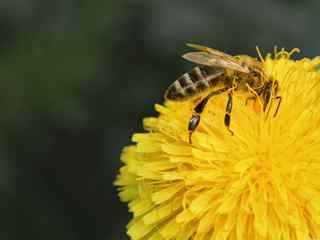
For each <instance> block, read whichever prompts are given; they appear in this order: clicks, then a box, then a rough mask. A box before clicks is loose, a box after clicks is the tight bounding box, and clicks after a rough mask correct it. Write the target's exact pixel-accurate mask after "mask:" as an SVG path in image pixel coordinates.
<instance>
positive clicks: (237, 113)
mask: <svg viewBox="0 0 320 240" xmlns="http://www.w3.org/2000/svg"><path fill="white" fill-rule="evenodd" d="M292 53H293V51H291V52H286V51H284V50H281V51H279V52H276V53H275V54H274V55H271V54H270V55H267V56H266V57H265V58H264V59H262V63H263V69H264V72H265V73H266V75H267V76H268V77H269V78H271V79H274V80H277V82H278V84H279V93H278V94H279V95H281V97H282V102H281V106H280V108H279V111H278V113H277V115H276V116H275V117H273V114H272V113H273V112H274V111H275V107H276V104H272V103H270V104H269V106H268V110H267V111H265V112H264V111H261V105H260V104H259V101H257V102H256V103H250V104H247V105H246V104H245V98H244V96H242V95H241V94H235V96H234V102H233V111H232V113H231V119H232V121H231V126H230V127H231V129H232V131H233V132H234V134H233V135H231V134H230V133H229V132H228V131H227V129H226V127H225V125H224V123H223V119H224V115H225V106H226V101H227V97H226V95H224V94H221V95H219V96H217V97H215V98H212V99H210V101H209V103H208V104H207V106H206V109H205V110H204V112H203V113H202V115H201V122H200V124H199V127H198V128H197V130H196V131H195V132H194V133H193V135H192V144H190V143H189V141H188V129H187V124H188V122H189V120H190V117H191V115H192V109H193V108H194V102H193V101H191V100H190V101H189V100H187V101H183V102H173V101H166V102H164V104H163V105H159V104H156V105H155V109H156V111H157V112H158V116H157V117H149V118H145V119H144V120H143V125H144V129H145V132H144V133H136V134H134V135H133V136H132V141H133V144H132V145H131V146H127V147H125V148H124V149H123V152H122V155H121V159H122V162H123V166H122V167H121V169H120V173H119V175H118V176H117V179H116V181H115V185H116V186H117V187H118V189H119V192H120V193H119V196H120V198H121V200H122V201H124V202H128V207H129V211H130V212H131V213H132V220H131V221H130V223H129V224H128V226H127V233H128V235H129V236H130V238H131V239H133V240H173V239H174V240H227V239H230V240H242V239H243V240H247V239H249V240H254V239H262V240H267V239H268V240H280V239H283V240H287V239H290V240H291V239H292V240H317V239H320V111H319V110H320V72H319V71H318V70H317V69H318V66H319V64H320V58H319V57H317V58H313V59H308V58H304V59H300V60H292V59H291V58H290V56H291V54H292Z"/></svg>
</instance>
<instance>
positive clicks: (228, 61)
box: [182, 52, 249, 73]
mask: <svg viewBox="0 0 320 240" xmlns="http://www.w3.org/2000/svg"><path fill="white" fill-rule="evenodd" d="M182 57H183V58H184V59H186V60H188V61H191V62H194V63H197V64H200V65H205V66H213V67H221V68H227V69H232V70H235V71H239V72H243V73H249V69H248V67H247V66H242V65H241V64H240V63H238V62H237V61H235V60H234V59H233V58H232V57H231V58H226V57H224V56H220V55H214V54H212V53H208V52H189V53H186V54H184V55H183V56H182Z"/></svg>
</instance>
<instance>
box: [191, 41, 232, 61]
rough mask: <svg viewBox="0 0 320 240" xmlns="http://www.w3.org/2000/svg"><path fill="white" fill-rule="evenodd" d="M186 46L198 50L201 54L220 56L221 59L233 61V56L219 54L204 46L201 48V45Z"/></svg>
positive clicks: (219, 52) (215, 50)
mask: <svg viewBox="0 0 320 240" xmlns="http://www.w3.org/2000/svg"><path fill="white" fill-rule="evenodd" d="M186 45H187V46H188V47H191V48H194V49H197V50H200V51H201V52H207V53H211V54H212V55H215V56H220V57H222V58H225V59H229V60H230V61H234V58H233V56H231V55H229V54H227V53H224V52H221V51H219V50H217V49H214V48H209V47H206V46H203V45H200V44H193V43H187V44H186Z"/></svg>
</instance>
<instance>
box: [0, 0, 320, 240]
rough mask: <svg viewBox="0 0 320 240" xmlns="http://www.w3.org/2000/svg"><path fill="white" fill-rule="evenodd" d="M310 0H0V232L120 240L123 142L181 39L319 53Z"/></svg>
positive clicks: (157, 98) (314, 4) (182, 65)
mask: <svg viewBox="0 0 320 240" xmlns="http://www.w3.org/2000/svg"><path fill="white" fill-rule="evenodd" d="M319 10H320V2H319V1H317V0H305V1H298V0H282V1H275V0H268V1H255V0H248V1H237V0H234V1H232V0H223V1H213V0H211V1H207V0H203V1H201V2H200V1H199V2H195V1H139V0H138V1H130V0H127V1H123V0H120V1H117V0H91V1H85V0H56V1H44V0H1V1H0V36H1V37H0V239H2V240H6V239H10V240H11V239H33V240H40V239H41V240H43V239H46V240H51V239H52V240H53V239H54V240H56V239H59V240H64V239H66V240H67V239H68V240H73V239H94V240H96V239H97V240H104V239H111V240H113V239H117V240H120V239H121V240H122V239H124V240H125V239H128V238H127V236H126V233H125V232H126V229H125V226H126V223H127V222H128V221H129V219H130V215H129V213H128V212H127V207H126V205H125V204H123V203H120V201H119V199H118V197H117V191H116V189H115V187H113V185H112V182H113V181H114V179H115V176H116V174H117V172H118V168H119V167H120V166H121V163H120V160H119V155H120V152H121V149H122V148H123V147H124V146H125V145H128V144H130V137H131V134H132V133H133V132H137V131H143V129H142V118H143V117H144V116H151V115H155V114H156V113H155V112H154V110H153V105H154V104H155V103H157V102H158V103H159V102H162V100H163V93H164V91H165V89H166V87H167V86H168V85H169V84H170V83H171V82H172V81H173V80H175V79H176V78H177V77H178V76H179V75H180V74H182V73H183V72H185V71H187V70H189V69H190V68H191V67H192V64H190V63H187V62H185V61H184V60H183V59H181V58H180V56H181V54H183V53H184V52H186V51H188V50H189V49H187V47H185V43H186V42H193V43H201V44H205V45H209V46H212V47H215V48H217V49H220V50H223V51H226V52H228V53H231V54H240V53H247V54H250V55H254V56H256V53H255V46H256V45H257V46H259V47H260V48H261V50H262V52H263V53H266V52H267V51H271V50H273V47H274V45H277V46H278V47H285V48H287V49H291V48H293V47H299V48H300V49H301V50H302V53H300V54H299V57H303V56H308V57H313V56H315V55H320V41H319V37H320V32H319V31H318V30H316V29H318V22H319V20H320V19H319V12H320V11H319Z"/></svg>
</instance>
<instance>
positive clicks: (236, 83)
mask: <svg viewBox="0 0 320 240" xmlns="http://www.w3.org/2000/svg"><path fill="white" fill-rule="evenodd" d="M187 46H189V47H192V48H194V49H197V50H199V51H195V52H188V53H186V54H184V55H183V56H182V57H183V58H184V59H186V60H188V61H191V62H193V63H196V64H198V66H197V67H195V68H193V69H192V70H191V71H190V72H188V73H185V74H183V75H182V76H180V77H179V78H178V79H177V80H175V81H174V82H173V83H172V84H171V85H170V86H169V87H168V89H167V90H166V92H165V99H167V100H171V101H184V100H188V99H190V98H193V97H196V96H198V95H199V94H200V93H202V92H204V91H208V94H207V95H205V96H204V97H202V98H201V99H200V100H199V101H197V102H196V103H195V107H194V109H193V114H192V116H191V118H190V120H189V123H188V131H189V143H192V138H191V136H192V133H193V132H194V131H195V130H196V128H197V127H198V125H199V123H200V115H201V113H202V112H203V110H204V108H205V106H206V104H207V103H208V101H209V99H210V98H211V97H213V96H217V95H220V94H226V95H227V104H226V113H225V117H224V124H225V126H226V128H227V130H228V131H229V132H230V133H231V134H232V135H233V131H232V130H231V129H230V122H231V112H232V96H233V93H234V92H235V91H242V92H247V93H249V94H248V97H247V98H246V100H245V104H246V105H247V103H248V101H249V100H253V101H256V100H259V101H260V102H261V103H262V105H263V111H266V109H267V106H268V105H269V103H270V102H271V101H273V100H278V104H277V107H276V110H275V113H274V114H273V116H274V117H275V116H276V114H277V112H278V110H279V107H280V103H281V99H282V98H281V96H277V93H278V90H279V84H278V82H277V81H276V80H273V79H271V78H268V77H267V76H266V74H265V73H264V71H263V67H262V63H261V62H260V61H258V60H257V59H255V58H252V57H250V56H247V55H239V56H231V55H229V54H226V53H224V52H221V51H218V50H216V49H213V48H209V47H206V46H202V45H198V44H187ZM195 99H196V98H195Z"/></svg>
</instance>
